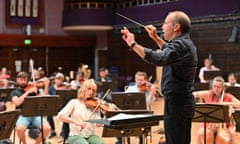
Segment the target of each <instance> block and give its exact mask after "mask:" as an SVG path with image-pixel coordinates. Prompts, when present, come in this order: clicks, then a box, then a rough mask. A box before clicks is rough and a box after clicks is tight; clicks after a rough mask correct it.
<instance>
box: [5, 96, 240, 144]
mask: <svg viewBox="0 0 240 144" xmlns="http://www.w3.org/2000/svg"><path fill="white" fill-rule="evenodd" d="M163 105H164V102H163V98H161V97H160V98H157V100H156V101H154V102H153V103H152V105H151V107H152V110H153V111H154V114H160V115H162V114H163ZM8 106H9V104H8ZM10 109H11V106H10ZM54 120H55V126H56V132H57V136H56V137H53V138H51V139H47V140H46V143H47V144H48V143H49V144H62V143H63V139H62V137H60V136H59V134H60V128H61V122H60V121H59V120H58V119H57V118H56V117H54ZM199 126H200V123H193V125H192V143H191V144H196V133H197V131H198V129H199ZM160 128H163V121H160V122H159V125H158V126H154V127H152V137H151V138H148V144H158V141H159V138H160V136H162V135H160V134H156V133H154V132H155V131H156V130H159V129H160ZM102 129H103V128H101V127H100V128H98V129H97V134H98V135H99V136H101V135H102ZM10 139H11V140H13V133H12V135H11V137H10ZM27 139H28V141H29V142H28V143H29V144H33V143H34V140H33V139H31V138H29V137H28V138H27ZM103 140H104V142H105V144H115V141H116V139H115V138H114V137H103ZM137 142H138V138H137V137H131V144H137ZM15 143H16V144H18V143H19V140H18V138H17V136H16V140H15ZM237 144H240V133H237Z"/></svg>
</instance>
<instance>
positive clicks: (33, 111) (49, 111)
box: [22, 95, 59, 143]
mask: <svg viewBox="0 0 240 144" xmlns="http://www.w3.org/2000/svg"><path fill="white" fill-rule="evenodd" d="M58 100H59V96H58V95H48V96H29V97H26V98H25V100H24V102H23V108H22V115H23V116H41V132H42V143H44V141H45V140H44V134H43V116H44V115H56V114H57V112H58V107H59V101H58Z"/></svg>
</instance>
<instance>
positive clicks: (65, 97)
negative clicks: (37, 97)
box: [56, 89, 77, 110]
mask: <svg viewBox="0 0 240 144" xmlns="http://www.w3.org/2000/svg"><path fill="white" fill-rule="evenodd" d="M56 95H59V110H61V109H62V108H63V107H64V106H65V105H66V104H67V103H68V102H69V101H70V100H71V99H74V98H77V90H73V89H64V90H56Z"/></svg>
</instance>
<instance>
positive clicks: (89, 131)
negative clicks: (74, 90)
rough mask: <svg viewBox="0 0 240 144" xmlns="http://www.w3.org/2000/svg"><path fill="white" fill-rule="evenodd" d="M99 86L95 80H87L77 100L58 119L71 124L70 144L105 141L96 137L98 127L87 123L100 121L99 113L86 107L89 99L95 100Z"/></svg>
mask: <svg viewBox="0 0 240 144" xmlns="http://www.w3.org/2000/svg"><path fill="white" fill-rule="evenodd" d="M96 93H97V86H96V84H95V82H94V81H93V80H86V81H85V82H84V83H83V85H82V86H81V88H80V89H79V90H78V95H77V98H76V99H72V100H70V101H69V102H68V104H67V105H66V106H65V107H64V108H63V109H62V110H61V111H60V112H59V113H58V118H59V119H60V120H62V121H63V122H66V123H69V126H70V133H69V137H68V143H69V144H88V143H89V144H93V143H94V144H103V143H104V142H103V140H102V139H101V138H100V137H99V136H97V135H96V132H95V128H96V125H95V124H92V123H88V122H86V121H87V120H91V119H100V112H99V111H95V112H94V111H92V110H91V109H89V108H88V107H87V105H86V101H87V99H89V98H94V97H95V96H96Z"/></svg>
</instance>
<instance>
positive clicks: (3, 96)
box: [0, 88, 14, 102]
mask: <svg viewBox="0 0 240 144" xmlns="http://www.w3.org/2000/svg"><path fill="white" fill-rule="evenodd" d="M12 90H14V88H0V102H6V101H11V99H10V93H11V91H12Z"/></svg>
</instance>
